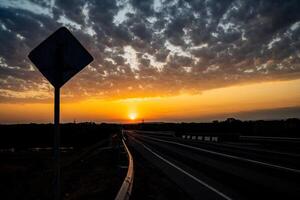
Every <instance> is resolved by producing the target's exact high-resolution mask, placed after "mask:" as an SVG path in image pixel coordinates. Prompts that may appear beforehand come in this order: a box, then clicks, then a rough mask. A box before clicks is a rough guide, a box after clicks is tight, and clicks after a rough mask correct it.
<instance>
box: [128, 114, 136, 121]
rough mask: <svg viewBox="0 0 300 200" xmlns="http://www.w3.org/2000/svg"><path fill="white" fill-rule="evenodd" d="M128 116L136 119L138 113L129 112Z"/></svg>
mask: <svg viewBox="0 0 300 200" xmlns="http://www.w3.org/2000/svg"><path fill="white" fill-rule="evenodd" d="M128 117H129V119H130V120H135V119H136V117H137V114H136V113H129V115H128Z"/></svg>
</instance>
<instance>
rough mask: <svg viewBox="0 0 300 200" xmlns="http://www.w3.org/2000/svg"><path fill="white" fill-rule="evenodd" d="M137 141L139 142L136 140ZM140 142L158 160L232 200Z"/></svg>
mask: <svg viewBox="0 0 300 200" xmlns="http://www.w3.org/2000/svg"><path fill="white" fill-rule="evenodd" d="M135 141H137V140H136V139H135ZM137 142H139V143H140V144H141V145H143V146H144V148H145V149H147V150H148V151H150V152H151V153H152V154H154V155H155V156H157V157H158V158H160V159H161V160H163V161H164V162H166V163H168V164H169V165H171V166H172V167H174V168H176V169H177V170H179V171H180V172H182V173H184V174H185V175H187V176H188V177H190V178H192V179H193V180H195V181H197V182H198V183H200V184H201V185H203V186H205V187H207V188H208V189H210V190H212V191H213V192H215V193H217V194H218V195H220V196H221V197H223V198H224V199H227V200H232V199H231V198H230V197H228V196H227V195H226V194H224V193H222V192H220V191H219V190H217V189H216V188H214V187H212V186H210V185H208V184H207V183H205V182H203V181H201V180H200V179H198V178H196V177H195V176H193V175H192V174H190V173H188V172H187V171H185V170H183V169H182V168H180V167H178V166H177V165H175V164H174V163H172V162H170V161H168V160H167V159H165V158H164V157H162V156H161V155H158V154H157V153H155V152H154V151H153V150H151V149H150V148H149V147H147V146H146V145H144V144H143V143H141V142H140V141H137Z"/></svg>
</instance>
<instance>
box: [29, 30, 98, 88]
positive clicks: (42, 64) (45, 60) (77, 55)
mask: <svg viewBox="0 0 300 200" xmlns="http://www.w3.org/2000/svg"><path fill="white" fill-rule="evenodd" d="M28 57H29V58H30V60H31V61H32V62H33V63H34V64H35V66H36V67H37V68H38V69H39V70H40V72H41V73H42V74H43V75H44V76H45V77H46V78H47V80H48V81H49V82H50V83H51V84H52V85H53V86H54V87H56V88H57V87H61V86H63V85H64V84H65V83H66V82H67V81H68V80H69V79H70V78H72V77H73V76H74V75H75V74H76V73H78V72H79V71H80V70H82V69H83V68H84V67H85V66H86V65H88V64H89V63H90V62H92V61H93V57H92V56H91V55H90V54H89V52H88V51H87V50H86V49H85V48H84V47H83V46H82V45H81V44H80V42H79V41H78V40H77V39H76V38H75V37H74V36H73V35H72V33H71V32H70V31H69V30H68V29H67V28H65V27H61V28H59V29H58V30H57V31H55V32H54V33H53V34H52V35H50V36H49V37H48V38H47V39H46V40H44V41H43V42H42V43H41V44H40V45H38V46H37V47H36V48H35V49H33V50H32V51H31V52H30V54H29V56H28Z"/></svg>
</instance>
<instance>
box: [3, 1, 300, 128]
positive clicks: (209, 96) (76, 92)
mask: <svg viewBox="0 0 300 200" xmlns="http://www.w3.org/2000/svg"><path fill="white" fill-rule="evenodd" d="M299 10H300V1H298V0H289V1H286V0H272V1H269V0H101V1H96V0H90V1H83V0H72V1H71V0H51V1H42V0H0V44H1V45H0V123H29V122H36V123H48V122H52V121H53V87H52V86H51V85H50V84H49V83H48V81H47V80H46V79H45V78H44V77H43V76H42V74H41V73H40V72H39V71H38V70H37V68H36V67H35V66H34V65H33V64H32V63H31V62H30V60H29V59H28V57H27V56H28V54H29V52H30V51H31V50H32V49H33V48H35V47H36V46H37V45H38V44H39V43H41V42H42V41H43V40H44V39H45V38H47V37H48V36H49V35H50V34H51V33H53V32H54V31H55V30H57V29H58V28H59V27H61V26H65V27H67V28H68V29H69V30H70V31H71V32H72V33H73V34H74V35H75V37H76V38H78V40H79V41H80V42H81V43H82V44H83V46H84V47H85V48H86V49H87V50H88V51H89V52H90V53H91V55H92V56H93V57H94V61H93V62H92V63H91V64H90V65H88V66H87V67H86V68H85V69H84V70H82V71H81V72H80V73H78V74H77V75H76V76H75V77H73V78H72V79H71V80H70V81H69V82H68V83H67V84H65V85H64V86H63V87H62V89H61V92H62V96H61V103H62V104H61V118H62V121H63V122H72V121H74V120H76V121H95V122H130V121H132V122H139V121H141V120H145V121H146V122H147V121H175V122H180V121H187V122H191V121H211V120H214V119H220V120H222V119H226V118H227V117H236V118H240V119H244V120H247V119H283V118H289V117H300V63H299V61H300V12H299Z"/></svg>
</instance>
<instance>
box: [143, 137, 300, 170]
mask: <svg viewBox="0 0 300 200" xmlns="http://www.w3.org/2000/svg"><path fill="white" fill-rule="evenodd" d="M142 137H148V138H150V139H152V140H156V141H161V142H166V143H170V144H175V145H179V146H183V147H187V148H190V149H195V150H198V151H203V152H206V153H210V154H215V155H219V156H223V157H227V158H232V159H236V160H241V161H245V162H251V163H255V164H259V165H264V166H267V167H273V168H277V169H281V170H286V171H291V172H294V173H300V170H298V169H293V168H289V167H283V166H280V165H274V164H270V163H265V162H261V161H257V160H252V159H248V158H242V157H239V156H233V155H228V154H224V153H219V152H216V151H211V150H207V149H203V148H200V147H194V146H190V145H186V144H181V143H178V142H172V141H166V140H161V139H157V138H153V137H149V136H142Z"/></svg>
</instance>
